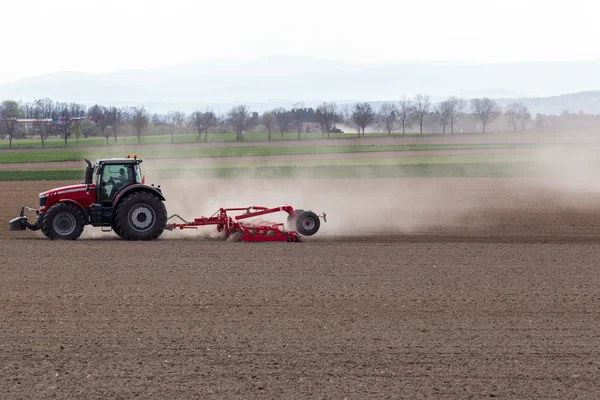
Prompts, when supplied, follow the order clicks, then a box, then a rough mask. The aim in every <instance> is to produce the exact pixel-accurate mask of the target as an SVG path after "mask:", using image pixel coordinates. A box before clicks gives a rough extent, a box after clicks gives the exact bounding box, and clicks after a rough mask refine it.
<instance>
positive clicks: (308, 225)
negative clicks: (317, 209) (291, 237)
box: [296, 211, 321, 236]
mask: <svg viewBox="0 0 600 400" xmlns="http://www.w3.org/2000/svg"><path fill="white" fill-rule="evenodd" d="M320 226H321V221H320V220H319V216H318V215H317V214H315V213H314V212H312V211H303V212H302V213H301V214H300V215H298V218H296V230H297V231H298V233H299V234H301V235H304V236H312V235H314V234H315V233H317V231H318V230H319V227H320Z"/></svg>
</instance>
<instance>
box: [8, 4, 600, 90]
mask: <svg viewBox="0 0 600 400" xmlns="http://www.w3.org/2000/svg"><path fill="white" fill-rule="evenodd" d="M0 11H1V13H2V18H1V19H0V48H1V49H2V57H1V60H2V62H0V83H4V82H10V81H14V80H18V79H22V78H26V77H31V76H38V75H44V74H48V73H53V72H60V71H80V72H87V73H104V72H110V71H115V70H122V69H144V68H153V67H160V66H166V65H173V64H179V63H183V62H189V61H195V60H201V59H206V58H222V57H225V58H251V57H256V56H265V55H273V54H297V55H306V56H313V57H322V58H329V59H334V60H345V61H351V62H366V63H372V62H397V61H463V62H478V63H491V62H523V61H555V60H561V61H567V60H589V59H600V46H599V45H598V40H599V38H600V23H598V21H597V16H598V15H600V2H597V1H596V0H569V1H555V0H545V1H543V0H502V1H491V0H452V1H449V0H419V1H414V0H411V1H404V0H388V1H384V0H369V1H356V0H345V1H338V0H303V1H289V0H288V1H285V0H253V1H248V0H243V1H240V0H235V1H233V0H214V1H205V0H169V1H164V0H161V1H158V0H102V1H97V0H87V1H81V0H54V1H47V0H28V1H27V2H26V3H24V2H16V1H12V2H5V4H3V5H2V9H1V10H0Z"/></svg>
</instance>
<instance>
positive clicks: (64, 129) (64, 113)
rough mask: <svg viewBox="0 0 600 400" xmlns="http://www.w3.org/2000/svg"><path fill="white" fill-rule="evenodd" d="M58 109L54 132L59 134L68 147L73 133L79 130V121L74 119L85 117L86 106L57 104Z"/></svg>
mask: <svg viewBox="0 0 600 400" xmlns="http://www.w3.org/2000/svg"><path fill="white" fill-rule="evenodd" d="M56 108H57V112H58V115H57V120H55V121H54V124H53V125H54V130H55V131H56V132H58V133H59V134H60V135H61V136H62V137H63V139H64V141H65V146H66V145H67V140H68V139H69V138H70V137H71V135H72V134H73V132H76V131H78V129H79V126H80V124H79V120H74V118H78V117H83V116H85V114H86V106H84V105H83V104H77V103H70V104H67V103H56Z"/></svg>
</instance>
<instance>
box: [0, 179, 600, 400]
mask: <svg viewBox="0 0 600 400" xmlns="http://www.w3.org/2000/svg"><path fill="white" fill-rule="evenodd" d="M66 183H70V182H12V183H8V182H0V192H1V193H2V194H3V196H2V197H3V200H4V201H3V202H2V203H0V217H1V218H2V219H3V220H4V221H8V220H9V219H10V218H11V217H13V216H15V215H16V214H17V213H18V208H19V207H20V206H21V205H22V204H29V205H32V206H35V202H36V195H37V193H38V192H40V191H42V190H46V189H48V188H51V187H54V186H58V185H60V184H66ZM590 183H593V182H572V181H571V182H560V181H549V180H548V181H542V180H534V179H473V178H472V179H434V178H432V179H421V180H419V179H402V180H400V179H399V180H383V179H381V180H341V181H335V180H319V181H318V182H315V181H311V180H307V181H287V180H270V181H268V182H255V181H230V180H229V181H216V180H212V181H172V182H166V183H164V184H163V189H164V192H165V195H166V197H167V208H168V209H169V211H170V212H171V213H175V212H177V213H181V214H182V215H184V216H186V217H192V216H200V215H206V214H211V213H212V212H213V211H214V209H215V207H218V206H236V205H239V204H243V205H250V204H251V203H259V204H262V205H278V204H280V203H286V202H289V203H290V204H293V205H295V206H297V207H303V208H312V209H314V210H315V211H325V212H327V213H328V219H329V222H328V223H327V224H323V225H322V232H319V234H317V235H316V236H315V237H311V238H307V239H306V241H305V243H297V244H247V243H226V242H223V241H221V240H217V239H214V238H210V237H209V235H208V233H207V232H193V233H188V234H186V235H183V234H178V233H175V232H168V233H166V234H165V236H163V237H162V238H161V239H160V240H158V241H156V242H153V243H130V242H123V241H121V240H117V239H115V238H116V236H115V235H114V234H112V233H107V234H98V233H97V232H95V231H94V232H92V231H88V232H86V233H85V235H84V236H85V237H83V238H82V239H81V240H79V241H77V242H69V243H65V242H50V241H48V240H45V239H44V238H43V237H40V235H41V234H39V233H32V232H24V233H19V234H11V233H10V232H7V230H6V229H7V225H5V230H1V231H0V254H2V265H1V266H0V273H1V274H2V280H1V285H2V287H1V290H0V320H1V321H3V322H2V324H1V325H0V352H1V354H2V363H1V364H0V370H1V374H0V393H2V397H3V398H7V399H8V398H46V397H58V398H72V397H84V398H87V399H96V398H97V399H101V398H102V399H104V398H131V397H136V396H139V397H143V398H148V397H151V398H245V399H247V398H260V399H265V398H348V399H362V398H410V399H419V398H444V399H445V398H461V399H462V398H489V397H498V398H545V399H548V398H560V399H570V398H594V397H596V394H597V393H598V390H600V380H599V379H598V374H599V370H600V347H599V344H600V341H599V339H598V330H599V329H600V307H598V304H599V301H600V295H599V294H598V286H599V285H600V268H598V266H599V265H600V229H599V228H600V190H599V189H600V188H599V187H598V186H590ZM192 187H193V188H194V189H193V190H188V191H187V192H185V191H184V190H183V189H184V188H188V189H189V188H192ZM175 193H177V195H175Z"/></svg>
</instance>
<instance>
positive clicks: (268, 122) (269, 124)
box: [262, 111, 277, 140]
mask: <svg viewBox="0 0 600 400" xmlns="http://www.w3.org/2000/svg"><path fill="white" fill-rule="evenodd" d="M262 123H263V125H264V126H265V128H267V133H268V134H269V140H271V132H272V131H273V128H274V127H275V124H276V123H277V118H276V117H275V114H273V113H272V112H268V111H267V112H265V113H263V115H262Z"/></svg>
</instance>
